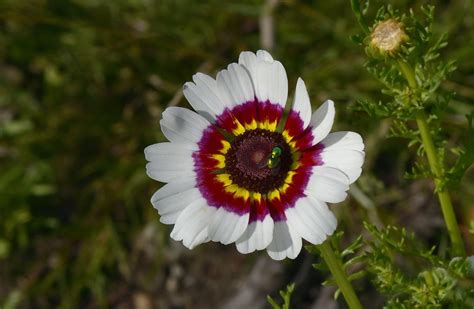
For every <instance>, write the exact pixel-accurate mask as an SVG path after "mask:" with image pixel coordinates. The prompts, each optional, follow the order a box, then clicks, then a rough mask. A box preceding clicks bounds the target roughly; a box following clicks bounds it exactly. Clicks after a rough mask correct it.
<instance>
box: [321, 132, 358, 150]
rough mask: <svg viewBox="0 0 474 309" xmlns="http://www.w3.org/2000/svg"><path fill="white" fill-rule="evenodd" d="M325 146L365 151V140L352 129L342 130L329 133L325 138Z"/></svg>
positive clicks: (327, 147)
mask: <svg viewBox="0 0 474 309" xmlns="http://www.w3.org/2000/svg"><path fill="white" fill-rule="evenodd" d="M324 147H325V148H326V149H327V150H329V149H332V148H344V149H350V150H358V151H364V142H363V140H362V137H361V136H360V135H359V134H358V133H355V132H351V131H340V132H333V133H329V134H328V136H327V137H326V138H325V139H324Z"/></svg>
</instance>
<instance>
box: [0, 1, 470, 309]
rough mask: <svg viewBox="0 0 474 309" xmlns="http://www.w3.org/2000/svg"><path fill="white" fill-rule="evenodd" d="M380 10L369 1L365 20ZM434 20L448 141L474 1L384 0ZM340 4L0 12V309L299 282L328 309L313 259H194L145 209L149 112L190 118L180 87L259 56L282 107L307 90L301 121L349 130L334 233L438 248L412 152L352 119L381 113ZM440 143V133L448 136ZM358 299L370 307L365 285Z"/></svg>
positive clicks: (213, 250) (223, 297)
mask: <svg viewBox="0 0 474 309" xmlns="http://www.w3.org/2000/svg"><path fill="white" fill-rule="evenodd" d="M383 3H385V1H371V8H370V9H369V15H371V16H373V15H374V13H375V10H376V9H377V8H378V7H379V6H380V5H381V4H383ZM426 3H432V4H435V5H436V7H437V10H436V28H435V32H438V33H439V34H441V33H442V32H448V33H449V38H450V39H449V45H448V47H447V48H446V49H445V50H444V54H443V55H442V56H443V57H446V58H448V59H456V60H457V64H458V70H457V71H456V72H454V73H453V75H452V76H451V78H450V81H447V82H446V83H444V84H443V85H442V88H443V89H444V90H446V91H455V92H456V96H455V97H454V99H453V101H452V103H451V105H450V108H449V115H448V116H447V117H446V119H445V120H444V122H443V128H444V129H445V131H444V132H445V133H446V137H447V139H448V143H447V147H453V146H454V145H457V143H458V142H459V139H460V137H461V132H462V129H463V128H464V127H466V125H467V124H466V123H467V122H466V120H465V117H464V116H463V115H464V114H467V113H469V112H470V111H471V110H472V109H473V104H474V88H473V86H474V45H473V44H472V42H473V41H474V31H473V30H474V5H473V3H472V1H470V0H464V1H462V0H453V1H447V0H446V1H405V0H400V1H392V4H393V6H394V7H395V8H397V9H399V10H401V11H407V10H408V9H410V8H413V9H414V10H415V11H419V6H420V5H421V4H426ZM358 30H359V29H358V26H357V23H356V21H355V18H354V16H353V14H352V11H351V8H350V3H349V1H346V0H345V1H343V0H333V1H297V0H286V1H283V0H281V1H277V0H269V1H268V0H267V1H257V0H254V1H220V0H207V1H194V0H177V1H172V0H157V1H153V0H117V1H104V0H61V1H59V0H49V1H48V0H30V1H26V0H0V307H1V308H15V307H19V308H52V307H62V308H70V307H81V308H98V307H101V308H102V307H114V308H115V307H116V308H266V307H268V305H266V304H265V303H266V301H265V297H266V295H267V294H270V295H273V296H275V295H276V296H278V290H279V289H281V288H283V287H284V286H285V285H286V284H287V283H290V282H296V292H295V294H294V298H293V304H294V307H295V308H316V307H318V308H338V307H344V306H345V304H344V302H343V300H342V299H341V300H340V301H339V302H335V301H334V300H333V293H334V288H331V287H322V286H321V282H322V281H323V280H324V278H325V277H326V275H327V274H323V273H321V272H320V271H317V270H314V269H313V268H312V266H311V265H312V263H315V262H317V261H318V257H317V256H312V255H309V254H308V253H306V252H304V250H303V251H302V254H301V255H300V256H299V257H298V258H297V259H296V260H295V261H285V262H274V261H272V260H271V259H270V258H269V257H268V256H267V255H266V253H264V252H263V253H262V252H260V253H254V254H250V255H245V256H244V255H241V254H239V253H238V252H237V251H236V249H235V247H234V246H223V245H218V244H214V243H208V244H204V245H201V246H199V247H198V248H196V249H194V250H193V251H189V250H187V249H185V248H184V247H183V246H182V245H181V244H180V243H177V242H174V241H172V240H171V239H170V238H169V232H170V231H171V228H170V227H169V226H165V225H163V224H160V223H159V221H158V220H159V217H158V214H157V212H156V211H155V210H154V209H153V207H152V206H151V204H150V202H149V199H150V197H151V195H152V194H153V192H154V191H156V190H157V189H158V188H159V187H160V184H159V183H158V182H155V181H153V180H151V179H148V178H147V176H146V175H145V163H146V162H145V159H144V155H143V149H144V147H145V146H147V145H149V144H152V143H156V142H159V141H164V137H163V135H162V134H161V132H160V128H159V124H158V122H159V119H160V115H161V112H162V111H163V110H164V109H165V108H166V107H167V106H171V105H179V106H183V107H188V106H189V105H188V103H187V102H186V100H185V99H184V98H183V96H182V92H181V89H182V85H183V83H184V82H186V81H189V80H191V76H192V75H193V74H194V73H195V72H197V71H201V72H207V73H209V74H211V75H213V76H215V74H216V72H217V71H218V70H220V69H223V68H224V67H225V66H227V64H228V63H230V62H235V61H237V59H238V55H239V53H240V52H241V51H243V50H252V51H256V50H257V49H259V48H266V49H269V50H271V51H272V54H273V55H274V57H275V58H277V59H279V60H280V61H281V62H282V63H283V64H284V66H285V68H286V70H287V74H288V78H289V82H290V96H292V93H293V91H294V87H295V85H296V79H297V78H298V77H302V78H303V79H304V80H305V81H306V85H307V87H308V91H309V93H310V97H311V100H312V104H313V107H317V106H318V105H319V104H320V103H321V102H323V101H324V100H325V99H327V98H331V99H333V100H334V101H335V102H336V108H337V123H336V125H335V129H336V130H347V129H349V130H353V131H357V132H360V133H361V134H362V136H363V137H364V139H365V142H366V146H367V148H366V152H367V160H366V163H365V168H364V173H363V176H362V177H361V179H360V180H359V181H358V182H357V183H356V184H355V186H354V187H353V188H352V189H351V196H350V198H349V199H348V200H347V201H346V202H344V203H342V204H339V205H334V206H332V209H333V210H334V211H335V212H336V213H337V216H338V218H339V230H340V231H345V236H344V241H343V243H342V244H341V245H342V246H344V245H347V243H349V241H350V240H351V239H353V238H355V237H357V236H358V235H360V234H361V233H363V228H362V224H361V223H362V222H363V221H364V220H367V221H370V222H373V223H375V224H377V225H378V226H381V227H383V226H384V225H387V224H397V225H401V226H405V227H407V228H409V229H410V230H412V231H414V232H416V234H417V236H418V237H419V238H420V239H421V240H422V241H423V242H424V243H425V244H426V246H432V245H438V244H441V245H439V246H438V249H437V250H439V251H441V252H442V251H443V250H446V246H447V244H448V239H447V237H446V234H445V229H444V224H443V220H442V216H441V214H440V211H439V207H438V206H437V201H436V199H435V197H434V196H433V185H432V183H431V182H430V181H427V180H416V181H412V180H406V179H405V178H404V173H405V171H406V170H408V169H410V168H411V167H412V166H413V162H414V158H415V157H416V155H415V149H411V148H408V147H407V146H406V141H405V140H401V139H395V138H392V139H389V138H387V135H388V133H389V131H390V120H377V119H371V118H369V117H368V116H367V115H366V114H365V113H363V112H361V111H358V110H357V108H356V106H357V105H356V101H357V100H358V99H362V98H369V99H373V100H380V99H381V100H383V99H386V98H384V97H383V96H382V95H381V94H380V85H379V84H378V83H377V82H376V81H375V80H374V79H373V78H372V77H371V76H369V75H368V73H366V71H365V69H364V67H363V64H364V61H365V55H364V50H363V48H362V47H361V46H357V45H356V44H355V43H353V42H352V41H351V35H354V34H356V33H358ZM448 133H449V134H448ZM473 188H474V172H473V169H472V168H471V170H470V171H469V172H468V173H467V175H466V176H465V177H464V179H463V182H462V185H461V186H459V187H458V188H456V189H454V190H453V192H452V194H453V200H454V204H455V207H456V210H457V214H458V218H459V220H460V225H461V229H462V230H463V232H464V236H465V240H466V243H467V245H468V246H469V248H468V249H469V252H470V254H472V252H473V247H472V243H473V239H472V236H470V234H469V233H468V229H469V222H470V220H472V219H474V190H473ZM357 289H358V290H359V292H360V295H361V298H362V301H363V302H366V303H370V304H371V308H375V307H380V306H381V304H382V303H383V299H381V298H380V296H377V294H376V292H375V289H374V287H373V286H372V285H371V284H370V282H369V280H367V279H364V280H361V281H360V282H359V283H358V284H357Z"/></svg>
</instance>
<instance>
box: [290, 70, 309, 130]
mask: <svg viewBox="0 0 474 309" xmlns="http://www.w3.org/2000/svg"><path fill="white" fill-rule="evenodd" d="M292 110H294V111H295V112H297V113H299V115H300V118H301V119H302V120H303V128H304V129H306V127H307V126H308V124H309V122H310V120H311V102H310V101H309V95H308V91H307V90H306V85H305V84H304V81H303V80H302V79H301V78H298V81H297V83H296V91H295V97H294V98H293V106H292Z"/></svg>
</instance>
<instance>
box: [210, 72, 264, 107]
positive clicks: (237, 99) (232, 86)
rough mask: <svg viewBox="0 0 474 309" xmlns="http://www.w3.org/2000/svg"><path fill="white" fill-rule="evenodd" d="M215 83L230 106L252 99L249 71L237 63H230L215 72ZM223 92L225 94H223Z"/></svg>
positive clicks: (252, 92)
mask: <svg viewBox="0 0 474 309" xmlns="http://www.w3.org/2000/svg"><path fill="white" fill-rule="evenodd" d="M217 85H218V86H219V89H220V90H221V93H222V94H223V96H224V95H225V96H226V99H225V101H226V102H228V103H227V104H228V105H229V106H230V107H232V106H236V105H239V104H243V103H245V102H248V101H251V100H253V99H254V96H255V94H254V91H253V86H252V81H251V80H250V76H249V73H248V72H247V71H246V70H245V69H244V67H243V66H242V65H240V64H237V63H231V64H229V66H228V67H227V70H222V71H220V72H219V73H218V74H217ZM224 93H225V94H224Z"/></svg>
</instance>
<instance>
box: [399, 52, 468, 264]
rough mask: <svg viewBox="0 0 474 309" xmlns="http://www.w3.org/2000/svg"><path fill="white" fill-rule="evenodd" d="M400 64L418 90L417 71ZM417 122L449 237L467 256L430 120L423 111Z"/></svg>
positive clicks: (400, 62)
mask: <svg viewBox="0 0 474 309" xmlns="http://www.w3.org/2000/svg"><path fill="white" fill-rule="evenodd" d="M398 64H399V67H400V70H401V71H402V73H403V75H404V76H405V78H406V80H407V82H408V85H409V86H410V88H412V89H413V90H416V89H417V88H418V82H417V80H416V78H415V72H413V69H412V68H411V67H410V66H409V65H408V64H407V63H406V62H403V61H401V60H399V61H398ZM416 123H417V125H418V129H419V130H420V135H421V140H422V142H423V147H424V149H425V153H426V156H427V158H428V163H429V165H430V168H431V171H432V173H433V174H434V176H435V179H434V181H435V185H436V192H437V194H438V199H439V203H440V205H441V210H442V212H443V217H444V222H445V223H446V227H447V229H448V233H449V237H450V238H451V243H452V244H453V250H454V254H455V255H457V256H465V255H466V253H465V250H464V243H463V240H462V238H461V232H460V230H459V225H458V222H457V220H456V215H455V213H454V209H453V204H452V203H451V197H450V195H449V191H448V190H447V189H446V188H443V187H442V186H441V179H442V178H443V176H444V175H443V174H444V172H443V168H442V163H441V162H440V160H439V157H438V155H437V151H436V148H435V146H434V143H433V138H432V136H431V132H430V129H429V126H428V122H427V121H426V116H425V114H424V113H423V112H422V111H420V112H419V113H418V114H417V116H416Z"/></svg>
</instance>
